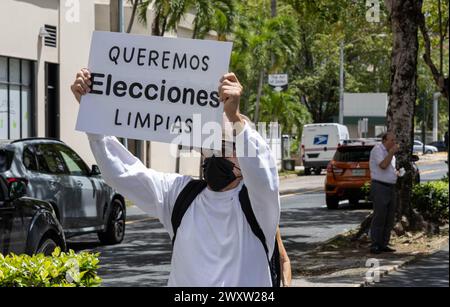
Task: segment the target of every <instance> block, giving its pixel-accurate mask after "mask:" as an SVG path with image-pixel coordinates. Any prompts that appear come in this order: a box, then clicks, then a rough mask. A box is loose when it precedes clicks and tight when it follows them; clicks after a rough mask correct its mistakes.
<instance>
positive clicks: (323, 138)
mask: <svg viewBox="0 0 450 307" xmlns="http://www.w3.org/2000/svg"><path fill="white" fill-rule="evenodd" d="M327 144H328V134H323V135H316V136H315V137H314V145H327Z"/></svg>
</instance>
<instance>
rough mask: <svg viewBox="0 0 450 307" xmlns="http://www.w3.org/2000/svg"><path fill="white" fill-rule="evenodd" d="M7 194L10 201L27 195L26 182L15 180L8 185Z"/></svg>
mask: <svg viewBox="0 0 450 307" xmlns="http://www.w3.org/2000/svg"><path fill="white" fill-rule="evenodd" d="M8 194H9V199H10V200H16V199H19V198H21V197H23V196H25V195H26V194H27V182H26V181H25V180H22V179H15V180H14V181H11V182H9V184H8Z"/></svg>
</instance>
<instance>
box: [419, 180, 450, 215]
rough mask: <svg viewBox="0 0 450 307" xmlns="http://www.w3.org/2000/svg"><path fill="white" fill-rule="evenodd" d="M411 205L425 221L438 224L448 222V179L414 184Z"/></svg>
mask: <svg viewBox="0 0 450 307" xmlns="http://www.w3.org/2000/svg"><path fill="white" fill-rule="evenodd" d="M412 205H413V207H414V208H415V209H417V211H418V212H419V213H420V214H422V216H423V217H424V218H425V220H427V221H430V222H434V223H439V224H442V223H446V222H448V181H447V182H445V181H443V180H441V181H433V182H427V183H422V184H418V185H415V186H414V188H413V194H412Z"/></svg>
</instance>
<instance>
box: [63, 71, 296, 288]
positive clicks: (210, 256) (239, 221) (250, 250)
mask: <svg viewBox="0 0 450 307" xmlns="http://www.w3.org/2000/svg"><path fill="white" fill-rule="evenodd" d="M90 86H91V74H90V72H89V71H88V70H86V69H83V70H81V71H80V72H79V73H78V74H77V79H76V80H75V82H74V84H73V85H72V87H71V89H72V92H73V93H74V95H75V97H76V99H77V100H78V102H80V100H81V96H83V95H85V94H87V93H89V92H90ZM242 91H243V88H242V86H241V84H240V83H239V80H238V79H237V77H236V76H235V74H233V73H227V74H225V75H224V76H223V77H222V78H221V79H220V86H219V89H218V93H219V99H220V101H221V103H223V109H224V120H225V121H226V122H228V123H229V124H232V125H233V131H231V134H232V135H235V140H236V141H235V142H233V141H231V142H230V141H228V139H226V141H225V140H224V141H223V143H222V144H223V151H224V152H225V153H227V152H231V153H232V154H231V155H230V156H228V157H223V156H219V155H216V154H210V153H208V150H202V155H203V156H204V164H203V170H204V178H205V180H193V179H192V178H191V177H190V176H184V175H180V174H169V173H160V172H157V171H155V170H152V169H148V168H147V167H145V165H144V164H142V162H141V161H140V160H139V159H138V158H136V157H135V156H133V155H132V154H131V153H130V152H129V151H128V150H127V149H126V148H125V147H124V146H123V145H122V144H121V143H120V142H119V141H118V140H117V138H115V137H113V136H105V135H99V134H92V133H87V135H88V138H89V142H90V146H91V149H92V152H93V154H94V156H95V159H96V161H97V163H98V166H99V168H100V170H101V173H102V176H103V178H104V180H105V181H106V183H108V184H109V185H110V186H112V187H113V188H115V189H117V190H118V191H120V193H122V194H123V195H124V196H125V197H126V198H128V199H130V200H131V201H132V202H134V204H136V206H138V207H139V208H141V209H142V210H143V211H145V212H146V213H148V214H150V215H152V216H155V217H157V218H158V219H159V220H160V222H161V223H162V224H163V226H164V228H165V229H166V230H167V232H168V233H169V235H170V237H171V238H172V242H173V253H172V270H171V273H170V277H169V282H168V285H169V286H188V287H201V286H210V287H214V286H218V287H237V286H240V287H270V286H276V285H277V279H278V282H279V280H280V272H279V273H278V276H276V274H277V273H276V270H274V269H273V267H272V265H273V264H274V262H273V261H274V260H273V259H274V258H276V257H274V256H276V255H278V254H279V253H280V254H281V257H280V258H281V260H278V261H281V263H282V264H283V265H282V267H283V270H282V271H283V272H281V275H283V276H282V277H281V278H282V280H283V282H284V284H285V285H286V286H288V285H289V283H290V265H289V258H288V257H287V254H286V251H285V249H284V246H283V245H282V242H281V237H280V236H279V233H278V235H277V230H278V223H279V216H280V198H279V190H278V184H279V182H278V172H277V167H276V162H275V159H274V157H273V155H272V153H271V151H270V148H269V146H268V145H267V144H266V142H265V140H264V139H263V138H262V137H261V136H260V135H259V134H258V132H257V131H256V130H254V129H253V128H252V127H251V125H250V122H249V121H248V120H246V117H245V116H243V115H241V114H240V112H239V104H240V97H241V93H242ZM226 133H230V131H225V134H226ZM244 147H245V149H246V150H248V152H254V153H256V154H255V155H252V156H250V155H237V154H236V153H240V152H244ZM276 242H278V244H276ZM276 259H278V258H276ZM279 264H280V262H278V263H275V266H277V265H278V267H279ZM274 272H275V274H274ZM283 273H284V274H283Z"/></svg>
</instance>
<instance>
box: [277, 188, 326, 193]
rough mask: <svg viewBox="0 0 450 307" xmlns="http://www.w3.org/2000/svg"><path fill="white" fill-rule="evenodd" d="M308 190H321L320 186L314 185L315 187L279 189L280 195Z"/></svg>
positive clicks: (306, 191)
mask: <svg viewBox="0 0 450 307" xmlns="http://www.w3.org/2000/svg"><path fill="white" fill-rule="evenodd" d="M308 192H323V188H322V187H316V188H309V189H306V188H299V189H285V190H280V195H288V194H298V193H308Z"/></svg>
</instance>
